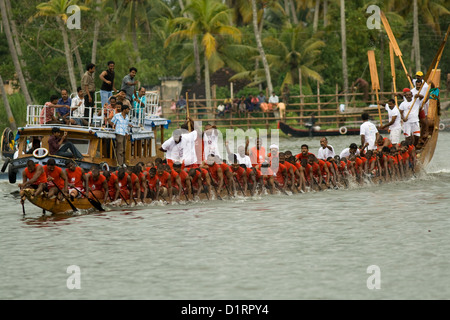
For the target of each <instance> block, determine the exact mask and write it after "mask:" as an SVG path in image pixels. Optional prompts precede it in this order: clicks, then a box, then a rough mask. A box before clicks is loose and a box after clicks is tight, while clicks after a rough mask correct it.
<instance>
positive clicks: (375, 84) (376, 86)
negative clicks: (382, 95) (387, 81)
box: [367, 50, 383, 127]
mask: <svg viewBox="0 0 450 320" xmlns="http://www.w3.org/2000/svg"><path fill="white" fill-rule="evenodd" d="M367 56H368V58H369V69H370V78H371V80H372V90H375V95H376V97H377V107H378V115H379V117H380V126H381V127H382V126H383V120H382V119H381V108H380V102H379V97H378V90H380V83H379V81H378V71H377V63H376V61H375V51H373V50H369V51H367Z"/></svg>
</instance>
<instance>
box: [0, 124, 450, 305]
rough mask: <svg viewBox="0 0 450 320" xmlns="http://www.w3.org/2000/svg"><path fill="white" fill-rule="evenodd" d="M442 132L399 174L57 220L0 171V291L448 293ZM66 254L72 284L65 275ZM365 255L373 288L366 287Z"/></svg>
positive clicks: (321, 295) (447, 174)
mask: <svg viewBox="0 0 450 320" xmlns="http://www.w3.org/2000/svg"><path fill="white" fill-rule="evenodd" d="M449 139H450V133H447V132H441V134H440V138H439V141H438V147H437V149H436V153H435V156H434V158H433V161H432V163H431V164H430V165H429V167H428V168H427V169H428V174H426V175H423V176H419V177H417V178H416V179H414V180H410V181H407V182H398V183H390V184H383V185H378V186H367V187H362V188H361V187H356V188H353V189H351V190H330V191H324V192H317V193H308V194H298V195H293V196H285V195H271V196H265V197H261V198H257V199H236V200H225V201H213V202H204V203H197V204H185V205H169V206H148V207H135V208H122V209H116V210H112V211H107V212H105V213H95V214H89V215H81V216H77V217H71V218H68V219H63V220H55V219H51V218H41V210H40V209H38V208H37V207H34V206H32V205H31V204H29V203H26V205H25V210H26V213H27V215H26V217H25V218H23V217H22V207H21V205H20V203H19V200H18V199H16V198H14V196H13V195H11V192H13V191H15V190H17V188H16V187H15V186H12V185H10V184H9V183H8V182H7V180H0V192H1V193H0V194H1V196H0V207H2V208H3V209H2V212H1V214H0V235H1V238H0V240H1V241H0V266H1V273H0V299H168V300H171V299H194V300H197V299H256V300H258V299H275V300H278V299H288V300H297V299H448V298H449V297H450V241H449V240H450V235H449V232H448V230H449V229H450V219H449V209H448V207H449V206H450V195H449V192H448V191H449V190H450V164H449V162H448V161H447V159H448V158H449V156H450V151H449V148H448V147H447V145H446V143H447V141H449ZM358 140H359V137H336V138H334V137H330V138H329V143H330V144H331V145H333V146H334V147H335V150H336V152H339V151H340V150H342V149H343V148H345V147H347V146H348V145H349V144H350V143H351V142H357V143H358ZM302 143H307V144H309V145H310V151H311V152H317V149H318V147H319V139H318V138H314V139H302V140H301V141H300V140H297V139H294V138H290V139H287V138H281V141H280V145H281V149H282V150H283V149H285V150H287V149H290V150H291V151H293V152H298V151H299V150H300V145H301V144H302ZM72 265H76V266H78V267H79V270H80V272H81V273H80V278H79V279H80V280H81V282H80V284H81V289H73V290H70V289H68V287H67V279H68V278H69V276H71V274H69V273H67V268H68V267H69V266H72ZM372 265H375V266H377V267H378V268H379V275H380V279H381V283H380V289H373V290H371V289H368V285H367V282H368V279H369V277H371V276H372V275H374V273H373V272H371V273H368V272H367V269H368V267H369V266H372ZM372 283H373V282H372Z"/></svg>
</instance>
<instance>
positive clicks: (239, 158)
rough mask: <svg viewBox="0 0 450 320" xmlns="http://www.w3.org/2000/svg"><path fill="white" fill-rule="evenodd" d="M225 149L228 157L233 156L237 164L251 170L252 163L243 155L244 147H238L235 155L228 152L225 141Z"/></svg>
mask: <svg viewBox="0 0 450 320" xmlns="http://www.w3.org/2000/svg"><path fill="white" fill-rule="evenodd" d="M225 147H226V148H227V154H228V157H229V156H230V155H232V156H234V155H235V156H236V159H237V161H238V163H239V164H245V166H246V167H247V168H251V167H252V161H251V160H250V157H249V156H247V155H246V154H245V147H244V146H239V147H238V152H237V153H232V152H231V151H230V148H229V147H228V141H225Z"/></svg>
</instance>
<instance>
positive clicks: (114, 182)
mask: <svg viewBox="0 0 450 320" xmlns="http://www.w3.org/2000/svg"><path fill="white" fill-rule="evenodd" d="M102 174H103V175H104V176H105V178H106V181H108V198H109V200H110V201H116V200H117V199H118V198H119V179H118V178H117V176H116V175H115V174H114V173H113V172H110V171H108V170H106V171H103V173H102Z"/></svg>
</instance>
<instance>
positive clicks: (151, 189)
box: [144, 167, 160, 201]
mask: <svg viewBox="0 0 450 320" xmlns="http://www.w3.org/2000/svg"><path fill="white" fill-rule="evenodd" d="M146 182H147V187H148V188H146V189H145V191H144V199H147V198H151V199H152V200H153V201H159V192H160V191H159V186H160V183H159V179H158V177H157V176H156V168H155V167H151V168H150V169H149V170H148V174H147V175H146Z"/></svg>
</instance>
